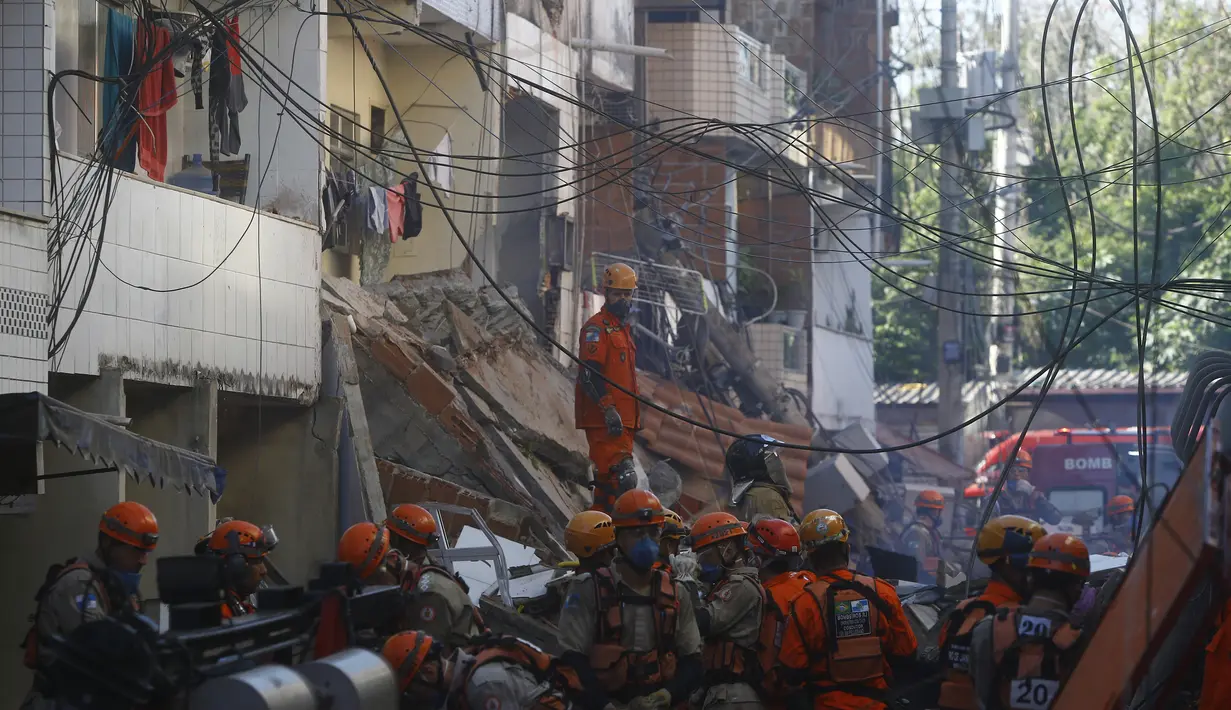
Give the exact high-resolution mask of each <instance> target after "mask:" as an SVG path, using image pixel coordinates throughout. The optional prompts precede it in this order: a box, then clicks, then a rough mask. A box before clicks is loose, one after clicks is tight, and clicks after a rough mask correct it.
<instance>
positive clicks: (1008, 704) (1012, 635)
mask: <svg viewBox="0 0 1231 710" xmlns="http://www.w3.org/2000/svg"><path fill="white" fill-rule="evenodd" d="M1080 638H1081V631H1080V630H1078V629H1075V628H1073V626H1072V625H1071V624H1069V623H1068V622H1067V621H1063V620H1060V619H1057V618H1055V617H1053V616H1043V615H1034V614H1031V613H1029V612H1028V611H1027V610H1025V609H1023V608H1021V607H1013V608H1004V609H1000V610H998V611H997V612H996V616H995V618H994V619H993V620H992V658H993V660H994V663H995V668H996V685H997V687H998V690H997V695H998V699H999V701H1000V706H1001V708H1002V709H1005V710H1049V709H1050V708H1051V705H1052V703H1053V702H1054V701H1055V699H1056V696H1057V695H1059V694H1060V685H1061V683H1062V682H1063V681H1064V679H1065V678H1066V677H1067V675H1068V670H1069V669H1068V668H1067V665H1068V664H1067V661H1069V660H1071V659H1069V658H1067V656H1068V653H1067V652H1068V651H1069V650H1071V649H1072V648H1073V647H1074V646H1075V645H1076V644H1077V641H1078V639H1080Z"/></svg>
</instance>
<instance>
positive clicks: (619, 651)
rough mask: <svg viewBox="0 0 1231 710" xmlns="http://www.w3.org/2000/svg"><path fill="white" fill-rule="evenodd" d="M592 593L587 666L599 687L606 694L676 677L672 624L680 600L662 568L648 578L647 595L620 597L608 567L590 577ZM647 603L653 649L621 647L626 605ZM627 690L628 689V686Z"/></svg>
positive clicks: (659, 682) (626, 594) (658, 682)
mask: <svg viewBox="0 0 1231 710" xmlns="http://www.w3.org/2000/svg"><path fill="white" fill-rule="evenodd" d="M594 589H595V593H596V595H597V597H598V599H597V609H598V634H597V635H596V636H595V639H594V644H593V645H592V646H591V647H590V667H591V668H592V669H594V674H595V675H596V676H597V677H598V682H599V685H601V686H602V687H603V689H604V690H605V691H606V692H607V693H609V694H616V693H621V691H623V693H621V694H626V692H627V691H630V690H634V689H637V688H645V687H649V686H654V687H655V688H657V687H659V686H661V685H662V684H664V683H666V682H667V681H669V680H671V679H672V678H674V677H675V662H676V653H675V626H676V623H675V622H676V617H677V616H678V615H679V611H680V602H679V600H678V599H676V597H675V583H673V582H672V581H671V576H670V575H668V574H666V573H665V572H663V571H662V570H655V571H654V572H653V574H652V576H651V577H650V596H648V597H643V596H640V595H634V594H629V593H627V592H625V593H621V590H620V589H619V585H617V584H616V581H615V577H614V576H613V575H612V573H611V569H610V568H603V569H600V570H598V571H597V572H595V573H594ZM633 604H640V605H650V606H652V607H653V609H654V614H653V616H654V638H655V639H656V640H657V644H655V648H653V649H651V650H649V651H641V652H638V651H630V650H628V649H627V648H625V647H624V643H623V639H624V636H623V632H624V607H625V606H626V605H633ZM630 686H631V687H630Z"/></svg>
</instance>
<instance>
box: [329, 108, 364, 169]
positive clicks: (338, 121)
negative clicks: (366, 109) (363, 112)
mask: <svg viewBox="0 0 1231 710" xmlns="http://www.w3.org/2000/svg"><path fill="white" fill-rule="evenodd" d="M358 127H359V114H357V113H355V112H354V111H347V110H346V109H344V108H339V107H338V106H330V107H329V153H330V155H329V167H330V169H332V170H345V169H346V168H347V167H348V166H352V165H354V164H355V158H356V155H355V146H354V143H355V135H356V134H357V133H358Z"/></svg>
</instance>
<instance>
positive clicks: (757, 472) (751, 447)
mask: <svg viewBox="0 0 1231 710" xmlns="http://www.w3.org/2000/svg"><path fill="white" fill-rule="evenodd" d="M781 445H782V442H781V441H778V440H777V439H775V438H774V437H772V436H767V435H765V434H753V435H751V436H749V437H747V438H744V439H736V440H735V441H734V442H732V443H731V445H730V446H729V447H727V470H728V471H730V472H731V480H732V481H734V482H735V483H743V482H744V481H769V480H770V479H771V477H770V469H769V459H770V458H777V457H778V450H777V447H779V446H781Z"/></svg>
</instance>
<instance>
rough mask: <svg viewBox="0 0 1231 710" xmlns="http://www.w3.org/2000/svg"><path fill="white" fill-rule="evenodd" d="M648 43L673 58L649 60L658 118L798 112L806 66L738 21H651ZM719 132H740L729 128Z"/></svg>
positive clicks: (751, 118) (772, 116)
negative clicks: (772, 48) (799, 65)
mask: <svg viewBox="0 0 1231 710" xmlns="http://www.w3.org/2000/svg"><path fill="white" fill-rule="evenodd" d="M646 44H647V45H649V46H652V47H661V48H663V49H666V50H667V51H669V52H670V53H671V56H672V57H674V61H671V60H666V59H651V60H649V61H650V71H649V72H648V74H649V79H648V86H647V95H648V98H649V101H650V107H649V111H650V114H651V116H652V117H653V118H656V119H663V120H672V119H681V118H683V119H687V118H689V117H694V116H695V117H700V118H705V119H713V120H717V121H723V122H725V123H737V124H765V123H776V122H782V121H786V120H788V119H790V118H791V117H792V116H794V115H795V112H796V110H797V108H798V101H799V99H800V97H801V96H802V92H803V91H805V90H806V88H807V87H806V86H805V84H806V78H805V76H804V73H803V72H802V71H800V70H798V69H796V68H795V67H793V66H791V64H789V63H788V62H787V61H786V58H785V57H784V56H783V55H781V54H776V53H774V52H771V51H769V46H768V45H766V44H763V43H761V42H758V41H757V40H755V39H753V38H752V37H750V36H748V35H747V34H744V33H743V32H742V31H740V29H739V28H738V27H737V26H735V25H719V24H700V23H650V24H649V25H647V28H646ZM667 107H671V108H667ZM789 129H790V126H782V127H781V130H783V131H784V132H788V131H789ZM715 133H716V134H718V135H724V134H725V135H727V136H734V135H736V134H735V133H734V132H733V131H729V130H726V129H722V130H719V131H716V132H715ZM772 145H773V143H772V142H771V146H772Z"/></svg>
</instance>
